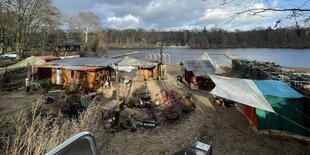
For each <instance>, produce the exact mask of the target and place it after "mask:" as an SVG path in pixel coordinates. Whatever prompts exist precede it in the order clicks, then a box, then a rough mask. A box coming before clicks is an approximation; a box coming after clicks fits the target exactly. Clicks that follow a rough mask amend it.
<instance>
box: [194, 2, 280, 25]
mask: <svg viewBox="0 0 310 155" xmlns="http://www.w3.org/2000/svg"><path fill="white" fill-rule="evenodd" d="M265 5H266V4H264V3H255V4H253V5H251V6H252V8H253V9H257V8H264V7H267V6H265ZM241 11H243V9H242V7H241V6H240V5H239V6H237V5H226V6H223V7H219V8H209V9H207V10H206V11H205V12H204V14H203V16H201V17H200V18H199V19H198V21H199V22H200V23H212V26H215V27H219V28H224V29H227V30H236V29H239V30H250V29H253V28H257V27H268V26H273V25H274V23H275V21H276V20H277V19H279V18H280V17H281V16H285V13H283V12H264V13H261V14H259V15H252V14H250V13H242V14H238V15H237V14H236V13H237V12H241ZM207 27H208V28H210V25H207Z"/></svg>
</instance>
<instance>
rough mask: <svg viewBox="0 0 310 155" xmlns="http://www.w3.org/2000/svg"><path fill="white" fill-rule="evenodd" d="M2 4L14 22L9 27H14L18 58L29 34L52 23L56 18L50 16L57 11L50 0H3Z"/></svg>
mask: <svg viewBox="0 0 310 155" xmlns="http://www.w3.org/2000/svg"><path fill="white" fill-rule="evenodd" d="M3 4H4V8H6V11H7V13H8V14H10V17H12V18H13V19H11V20H14V23H15V24H16V25H11V27H12V28H14V31H13V32H14V34H15V39H14V40H15V50H16V53H17V58H16V59H20V58H21V56H22V54H23V51H24V50H25V48H26V43H27V41H28V40H29V35H30V34H31V33H33V32H36V31H38V30H40V28H42V27H45V28H47V27H49V26H51V25H54V24H55V23H54V21H55V20H56V19H55V18H54V19H53V18H52V17H55V15H57V14H58V13H59V12H58V9H57V8H56V7H55V6H54V5H53V2H52V0H4V3H3ZM52 21H53V22H52ZM52 23H53V24H52Z"/></svg>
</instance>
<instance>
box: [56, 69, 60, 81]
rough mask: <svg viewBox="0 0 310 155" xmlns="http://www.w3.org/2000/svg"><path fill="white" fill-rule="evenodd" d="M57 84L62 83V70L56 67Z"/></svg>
mask: <svg viewBox="0 0 310 155" xmlns="http://www.w3.org/2000/svg"><path fill="white" fill-rule="evenodd" d="M56 84H57V85H61V70H60V68H57V69H56Z"/></svg>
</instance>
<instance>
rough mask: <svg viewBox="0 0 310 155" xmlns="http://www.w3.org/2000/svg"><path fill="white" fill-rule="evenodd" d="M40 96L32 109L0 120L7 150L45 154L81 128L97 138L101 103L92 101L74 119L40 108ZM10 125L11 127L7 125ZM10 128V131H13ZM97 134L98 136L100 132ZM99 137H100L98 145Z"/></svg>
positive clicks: (100, 123)
mask: <svg viewBox="0 0 310 155" xmlns="http://www.w3.org/2000/svg"><path fill="white" fill-rule="evenodd" d="M41 107H43V106H42V99H41V100H40V99H39V100H38V101H37V103H36V104H34V106H33V108H32V111H31V113H27V112H22V113H19V114H18V115H17V116H16V117H15V118H14V119H10V120H7V121H6V123H4V124H6V125H4V124H2V125H1V129H2V130H4V131H2V132H0V133H3V134H1V135H0V136H1V138H0V141H1V142H2V143H3V144H4V145H5V147H3V148H0V149H4V150H1V152H3V153H6V154H44V153H46V152H48V151H49V150H51V149H53V148H54V147H56V146H57V145H59V144H61V143H62V142H64V141H65V140H66V139H68V138H69V137H71V136H73V135H74V134H76V133H78V132H81V131H89V132H91V133H92V134H93V136H94V137H95V138H96V139H100V138H102V135H103V134H104V132H103V131H102V130H103V129H104V128H103V123H102V122H103V120H101V119H102V117H101V111H100V108H99V107H100V103H93V104H91V105H90V106H89V107H88V109H87V110H85V111H84V112H82V113H81V114H80V116H79V117H78V118H77V119H71V118H67V117H64V116H63V115H62V114H61V113H59V114H58V115H57V116H55V115H49V114H46V113H44V112H42V111H41V109H42V108H41ZM9 127H10V128H9ZM12 131H13V132H12ZM99 135H100V136H99ZM101 142H102V141H100V140H99V143H97V145H98V146H101V145H102V143H101Z"/></svg>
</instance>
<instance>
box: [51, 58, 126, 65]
mask: <svg viewBox="0 0 310 155" xmlns="http://www.w3.org/2000/svg"><path fill="white" fill-rule="evenodd" d="M119 61H121V59H104V58H84V57H77V58H67V59H62V60H56V61H51V62H48V63H47V64H53V65H69V66H98V67H106V66H109V65H111V64H114V63H118V62H119Z"/></svg>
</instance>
